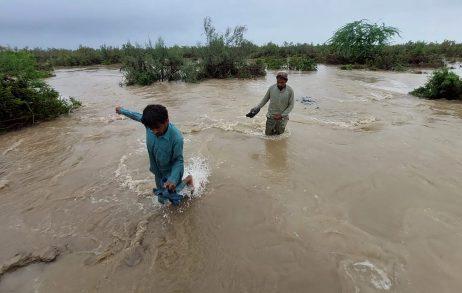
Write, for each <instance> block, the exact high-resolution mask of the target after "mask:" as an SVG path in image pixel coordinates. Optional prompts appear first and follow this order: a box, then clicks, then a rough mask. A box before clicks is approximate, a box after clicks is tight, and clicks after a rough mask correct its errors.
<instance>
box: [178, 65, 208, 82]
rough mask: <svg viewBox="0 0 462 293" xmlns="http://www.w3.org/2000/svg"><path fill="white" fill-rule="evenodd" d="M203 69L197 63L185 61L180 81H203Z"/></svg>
mask: <svg viewBox="0 0 462 293" xmlns="http://www.w3.org/2000/svg"><path fill="white" fill-rule="evenodd" d="M204 78H205V76H204V69H203V67H202V64H201V63H200V62H198V61H185V63H184V64H183V66H182V67H181V79H182V80H183V81H185V82H191V83H195V82H199V81H200V80H202V79H204Z"/></svg>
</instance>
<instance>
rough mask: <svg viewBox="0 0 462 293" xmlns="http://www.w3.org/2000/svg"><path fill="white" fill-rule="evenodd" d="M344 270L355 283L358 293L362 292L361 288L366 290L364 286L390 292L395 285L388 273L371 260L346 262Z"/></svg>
mask: <svg viewBox="0 0 462 293" xmlns="http://www.w3.org/2000/svg"><path fill="white" fill-rule="evenodd" d="M343 268H344V271H345V273H346V275H347V276H348V277H349V279H351V281H352V282H353V285H354V287H355V291H356V292H360V291H361V289H360V288H365V287H364V286H366V287H370V286H371V285H372V287H373V288H375V289H379V290H390V289H391V287H392V285H393V284H392V281H391V280H390V278H389V277H388V275H387V274H386V272H385V271H384V270H383V269H381V268H379V267H378V266H376V265H375V264H373V263H372V262H371V261H369V260H364V261H359V262H351V261H346V262H345V263H344V265H343Z"/></svg>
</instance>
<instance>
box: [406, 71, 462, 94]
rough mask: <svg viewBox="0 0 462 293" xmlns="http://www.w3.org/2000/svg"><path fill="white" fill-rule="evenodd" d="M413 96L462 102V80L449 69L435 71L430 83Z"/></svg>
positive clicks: (414, 92)
mask: <svg viewBox="0 0 462 293" xmlns="http://www.w3.org/2000/svg"><path fill="white" fill-rule="evenodd" d="M410 94H411V95H414V96H417V97H421V98H426V99H448V100H457V99H458V100H462V80H461V79H460V77H459V76H458V75H457V74H455V73H454V72H451V71H449V69H448V68H442V69H439V70H435V71H434V72H433V74H432V75H431V77H430V78H429V80H428V82H427V83H426V84H425V85H424V86H422V87H420V88H417V89H415V90H413V91H412V92H410Z"/></svg>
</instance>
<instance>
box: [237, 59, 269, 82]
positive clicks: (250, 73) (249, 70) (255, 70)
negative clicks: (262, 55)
mask: <svg viewBox="0 0 462 293" xmlns="http://www.w3.org/2000/svg"><path fill="white" fill-rule="evenodd" d="M265 75H266V71H265V64H264V63H263V62H262V61H261V60H256V61H255V62H246V63H243V64H239V65H238V66H237V73H236V77H238V78H252V77H258V76H265Z"/></svg>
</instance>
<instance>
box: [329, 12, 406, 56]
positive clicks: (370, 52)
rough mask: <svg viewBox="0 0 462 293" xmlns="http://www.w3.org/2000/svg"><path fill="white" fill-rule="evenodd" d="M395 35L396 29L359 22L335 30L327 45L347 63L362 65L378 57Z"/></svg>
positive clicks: (396, 33)
mask: <svg viewBox="0 0 462 293" xmlns="http://www.w3.org/2000/svg"><path fill="white" fill-rule="evenodd" d="M396 35H399V31H398V29H397V28H394V27H390V26H385V24H381V25H379V24H376V23H373V24H371V23H369V22H367V21H366V20H359V21H354V22H351V23H348V24H346V25H345V26H343V27H341V28H340V29H339V30H337V31H336V32H335V34H334V35H333V36H332V38H330V39H329V45H330V46H331V48H332V50H333V51H334V52H335V53H336V54H337V55H339V56H341V57H342V58H344V59H346V60H348V61H349V62H348V63H360V64H364V63H366V62H367V61H370V60H373V59H374V58H375V57H376V56H378V55H379V54H380V53H381V52H382V50H383V48H384V47H385V46H386V45H387V44H388V42H389V40H390V39H391V38H392V37H394V36H396Z"/></svg>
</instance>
